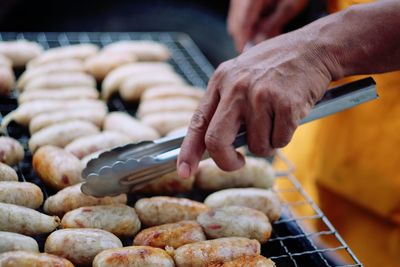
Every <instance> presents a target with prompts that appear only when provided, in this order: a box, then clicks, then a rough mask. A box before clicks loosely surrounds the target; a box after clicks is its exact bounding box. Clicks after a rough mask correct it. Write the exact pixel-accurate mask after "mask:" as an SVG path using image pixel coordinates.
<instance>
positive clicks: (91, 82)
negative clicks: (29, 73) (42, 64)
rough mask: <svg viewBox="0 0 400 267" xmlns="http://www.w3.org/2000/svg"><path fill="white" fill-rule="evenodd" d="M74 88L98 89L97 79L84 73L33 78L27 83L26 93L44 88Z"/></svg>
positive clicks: (51, 74) (62, 73)
mask: <svg viewBox="0 0 400 267" xmlns="http://www.w3.org/2000/svg"><path fill="white" fill-rule="evenodd" d="M73 86H82V87H83V86H87V87H96V81H95V79H94V78H93V77H92V76H91V75H89V74H86V73H83V72H60V73H50V74H47V75H45V76H39V77H36V78H33V79H32V80H30V81H29V82H27V83H26V86H25V88H24V90H25V91H30V90H36V89H43V88H62V87H73Z"/></svg>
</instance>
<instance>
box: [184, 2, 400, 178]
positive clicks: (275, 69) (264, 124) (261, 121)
mask: <svg viewBox="0 0 400 267" xmlns="http://www.w3.org/2000/svg"><path fill="white" fill-rule="evenodd" d="M247 38H250V37H247ZM243 40H245V41H246V38H244V39H243ZM243 40H241V41H240V44H241V45H240V46H239V49H240V48H242V46H243V43H244V41H243ZM399 69H400V1H398V0H386V1H385V0H383V1H378V2H375V3H372V4H361V5H355V6H353V7H350V8H348V9H346V10H344V11H341V12H338V13H335V14H333V15H330V16H327V17H324V18H322V19H319V20H317V21H315V22H313V23H311V24H309V25H307V26H305V27H303V28H301V29H298V30H296V31H293V32H290V33H287V34H283V35H280V36H278V37H275V38H273V39H269V40H267V41H264V42H261V43H259V44H258V45H256V46H254V47H253V48H251V49H249V50H247V51H246V52H244V53H242V54H241V55H239V56H238V57H236V58H234V59H232V60H229V61H227V62H224V63H222V64H221V65H220V66H219V67H218V68H217V70H216V71H215V73H214V75H213V77H212V78H211V80H210V82H209V84H208V88H207V92H206V95H205V97H204V98H203V99H202V101H201V103H200V106H199V107H198V109H197V110H196V112H195V114H194V116H193V119H192V122H191V124H190V127H189V130H188V133H187V135H186V138H185V140H184V142H183V144H182V147H181V152H180V155H179V158H178V162H177V168H178V173H179V175H180V176H181V177H189V176H190V175H192V174H193V173H194V172H195V171H196V169H197V167H198V163H199V161H200V159H201V157H202V155H203V153H204V151H205V150H206V149H207V151H208V153H209V154H210V156H211V157H212V158H213V159H214V161H215V162H216V163H217V165H218V166H219V167H220V168H221V169H223V170H225V171H233V170H236V169H238V168H240V167H242V166H243V164H244V163H245V162H244V158H243V156H242V155H241V154H239V153H237V152H236V151H235V149H234V147H233V146H232V143H233V141H234V139H235V136H236V134H237V132H238V130H239V128H240V126H241V124H245V125H246V127H247V142H248V146H249V149H250V151H251V152H252V153H254V154H256V155H260V156H266V155H270V154H271V153H272V152H273V150H274V149H276V148H280V147H284V146H285V145H287V144H288V143H289V141H290V140H291V138H292V135H293V133H294V131H295V130H296V128H297V126H298V121H299V120H300V119H301V118H303V117H305V116H306V115H307V113H308V112H309V111H310V109H311V108H312V106H313V105H314V104H315V103H316V101H318V100H319V99H320V98H321V97H322V96H323V94H324V93H325V91H326V90H327V88H328V85H329V83H330V82H331V81H334V80H337V79H340V78H343V77H346V76H350V75H356V74H372V73H383V72H389V71H394V70H399Z"/></svg>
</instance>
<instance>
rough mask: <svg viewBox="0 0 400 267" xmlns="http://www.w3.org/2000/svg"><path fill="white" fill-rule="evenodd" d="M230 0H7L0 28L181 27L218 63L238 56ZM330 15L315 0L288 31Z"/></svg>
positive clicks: (3, 3)
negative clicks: (230, 29) (231, 33)
mask: <svg viewBox="0 0 400 267" xmlns="http://www.w3.org/2000/svg"><path fill="white" fill-rule="evenodd" d="M228 7H229V0H219V1H201V0H146V1H143V0H114V1H109V0H85V1H78V0H58V1H53V0H43V1H28V0H2V1H0V31H17V32H24V31H28V32H29V31H180V32H185V33H188V34H189V35H190V36H191V37H192V38H193V39H194V41H195V42H196V44H197V45H198V46H199V47H200V49H201V50H202V51H203V53H204V54H205V55H206V56H207V58H208V59H209V60H210V62H211V63H212V64H213V65H214V66H217V65H218V64H219V63H221V62H222V61H225V60H227V59H229V58H232V57H233V56H235V55H236V51H235V50H234V47H233V43H232V40H231V39H230V37H229V36H228V34H227V31H226V16H227V12H228ZM323 14H325V3H324V1H320V0H313V1H311V2H310V4H309V6H308V8H307V9H306V10H305V11H304V12H303V13H302V14H301V15H300V16H299V17H298V18H296V20H295V21H293V22H292V24H291V25H289V26H288V30H290V29H293V28H296V27H299V26H301V25H304V24H306V23H307V22H310V21H312V20H314V19H316V18H318V17H320V16H322V15H323Z"/></svg>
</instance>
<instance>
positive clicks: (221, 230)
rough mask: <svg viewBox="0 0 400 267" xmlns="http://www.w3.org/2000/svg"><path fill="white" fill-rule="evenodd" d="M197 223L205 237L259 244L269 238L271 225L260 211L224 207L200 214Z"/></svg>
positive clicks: (238, 207)
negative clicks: (228, 238) (245, 239)
mask: <svg viewBox="0 0 400 267" xmlns="http://www.w3.org/2000/svg"><path fill="white" fill-rule="evenodd" d="M197 222H198V223H199V224H200V225H201V227H203V230H204V232H205V233H206V235H207V237H210V238H221V237H233V236H237V237H247V238H250V239H256V240H258V241H259V242H260V243H261V244H263V243H265V242H267V241H268V239H269V237H270V236H271V231H272V227H271V223H270V222H269V220H268V217H267V216H266V215H265V214H264V213H262V212H261V211H258V210H255V209H251V208H247V207H240V206H226V207H221V208H215V209H212V210H210V211H207V212H202V213H200V215H199V216H198V217H197Z"/></svg>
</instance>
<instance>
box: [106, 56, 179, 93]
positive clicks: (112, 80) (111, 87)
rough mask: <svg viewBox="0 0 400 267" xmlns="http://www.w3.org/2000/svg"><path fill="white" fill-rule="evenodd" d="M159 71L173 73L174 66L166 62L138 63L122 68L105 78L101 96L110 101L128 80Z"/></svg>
mask: <svg viewBox="0 0 400 267" xmlns="http://www.w3.org/2000/svg"><path fill="white" fill-rule="evenodd" d="M159 71H172V66H171V65H169V64H167V63H164V62H137V63H131V64H126V65H123V66H120V67H118V68H116V69H114V70H112V71H111V72H110V73H108V75H107V76H106V77H105V79H104V81H103V83H102V84H101V95H102V97H103V98H104V99H108V98H110V96H111V95H112V94H113V93H115V92H116V91H118V89H119V88H120V86H121V84H122V83H123V82H124V81H125V80H126V79H127V78H129V77H133V76H138V75H142V74H143V73H156V72H159Z"/></svg>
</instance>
